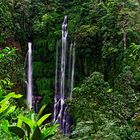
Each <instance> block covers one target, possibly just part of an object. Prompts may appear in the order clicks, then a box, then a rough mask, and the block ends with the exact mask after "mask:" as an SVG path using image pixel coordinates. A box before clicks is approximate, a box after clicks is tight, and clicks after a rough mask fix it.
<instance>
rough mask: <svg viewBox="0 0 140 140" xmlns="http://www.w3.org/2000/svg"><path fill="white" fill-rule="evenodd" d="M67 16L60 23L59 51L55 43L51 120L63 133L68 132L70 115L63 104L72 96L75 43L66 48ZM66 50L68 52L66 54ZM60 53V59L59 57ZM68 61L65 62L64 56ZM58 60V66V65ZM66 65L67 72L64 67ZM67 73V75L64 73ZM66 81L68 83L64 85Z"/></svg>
mask: <svg viewBox="0 0 140 140" xmlns="http://www.w3.org/2000/svg"><path fill="white" fill-rule="evenodd" d="M67 35H68V31H67V16H65V17H64V21H63V23H62V47H61V52H59V50H58V43H57V45H56V70H55V95H54V114H53V121H54V122H55V123H59V124H60V129H61V130H62V131H63V133H64V134H68V133H70V127H71V123H70V118H71V117H70V115H69V113H68V111H67V109H68V106H67V105H66V104H65V99H68V98H69V99H71V98H72V89H73V82H74V64H75V43H71V45H70V48H69V49H67ZM67 52H68V53H69V54H68V55H67ZM59 55H60V59H59ZM67 56H68V57H69V58H68V63H67V64H66V61H67V59H66V57H67ZM59 61H60V66H59ZM67 65H68V72H67V71H66V67H67ZM67 73H68V75H67V77H66V74H67ZM66 82H67V83H68V84H67V85H66Z"/></svg>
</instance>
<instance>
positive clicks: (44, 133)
mask: <svg viewBox="0 0 140 140" xmlns="http://www.w3.org/2000/svg"><path fill="white" fill-rule="evenodd" d="M58 126H59V124H56V125H53V126H51V127H49V128H46V129H44V131H43V130H42V139H43V140H44V139H47V138H49V136H52V135H54V134H55V132H56V130H57V128H58Z"/></svg>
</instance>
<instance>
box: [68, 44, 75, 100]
mask: <svg viewBox="0 0 140 140" xmlns="http://www.w3.org/2000/svg"><path fill="white" fill-rule="evenodd" d="M75 45H76V43H75V42H74V43H73V45H72V67H71V83H70V95H69V98H70V99H72V90H73V83H74V69H75Z"/></svg>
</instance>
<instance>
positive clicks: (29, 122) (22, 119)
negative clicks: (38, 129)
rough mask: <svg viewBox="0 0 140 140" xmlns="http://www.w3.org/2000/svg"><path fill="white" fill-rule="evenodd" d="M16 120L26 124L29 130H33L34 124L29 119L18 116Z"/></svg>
mask: <svg viewBox="0 0 140 140" xmlns="http://www.w3.org/2000/svg"><path fill="white" fill-rule="evenodd" d="M18 119H19V120H21V121H22V122H24V123H26V124H27V125H28V126H29V127H30V128H31V129H33V128H34V127H35V125H36V124H35V123H34V122H33V121H32V120H31V119H29V118H26V117H24V116H21V115H20V116H18Z"/></svg>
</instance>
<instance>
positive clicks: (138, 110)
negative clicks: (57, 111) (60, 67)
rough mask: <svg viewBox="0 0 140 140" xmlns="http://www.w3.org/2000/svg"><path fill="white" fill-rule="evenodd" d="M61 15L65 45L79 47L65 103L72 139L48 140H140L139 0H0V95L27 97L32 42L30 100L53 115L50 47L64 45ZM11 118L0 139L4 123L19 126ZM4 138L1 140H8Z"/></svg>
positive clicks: (5, 121)
mask: <svg viewBox="0 0 140 140" xmlns="http://www.w3.org/2000/svg"><path fill="white" fill-rule="evenodd" d="M64 15H68V33H69V37H68V47H69V44H70V43H71V41H74V40H75V41H76V67H75V88H74V90H73V100H72V101H68V103H69V107H70V109H69V111H70V113H71V115H72V117H73V122H74V124H73V132H72V134H71V136H69V138H66V137H65V138H64V137H62V136H61V135H56V136H55V137H53V139H61V138H62V139H63V140H64V139H75V140H77V139H79V140H80V139H87V140H90V139H91V140H92V139H95V140H112V139H113V140H129V139H130V140H139V139H140V2H139V0H1V2H0V87H1V88H0V93H3V96H4V95H7V93H10V92H11V91H12V89H13V90H14V91H17V92H19V91H22V92H23V91H24V86H23V84H24V80H25V79H24V78H23V77H25V76H24V74H22V73H23V70H24V68H23V67H24V65H25V64H26V62H24V57H25V56H26V52H27V45H26V44H27V41H31V42H33V82H34V94H37V95H41V96H42V100H41V102H40V106H42V105H44V104H46V105H47V106H46V110H44V112H48V110H49V111H52V104H53V94H54V75H55V46H56V42H58V46H59V47H61V24H62V21H63V17H64ZM21 56H22V57H21ZM23 93H24V92H23ZM23 95H24V94H23ZM3 96H0V98H4V97H3ZM24 96H25V95H24ZM10 100H11V99H10ZM12 102H13V100H12ZM20 103H21V101H18V102H17V104H18V106H19V105H21V104H20ZM22 104H23V103H22ZM0 109H1V108H0ZM18 111H19V112H22V111H21V110H20V109H19V110H18ZM18 111H16V112H18ZM16 112H15V113H14V114H13V119H11V117H12V116H9V115H8V117H9V119H6V120H4V121H3V122H1V127H0V133H1V134H3V131H4V132H5V131H6V132H7V127H5V126H4V127H3V126H2V125H3V124H7V125H8V122H7V120H8V121H10V123H12V122H14V123H16V122H17V116H18V115H17V114H18V113H17V114H16ZM27 114H28V113H27ZM27 117H29V116H28V115H27ZM14 119H15V120H14ZM32 120H33V119H32ZM37 129H38V128H37ZM34 130H35V129H34ZM40 130H42V129H40ZM41 133H43V130H42V132H41ZM6 134H7V135H4V136H3V135H2V138H3V137H5V138H7V136H9V137H11V133H9V132H8V133H6ZM31 134H33V131H32V133H31ZM15 137H16V136H15Z"/></svg>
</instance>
